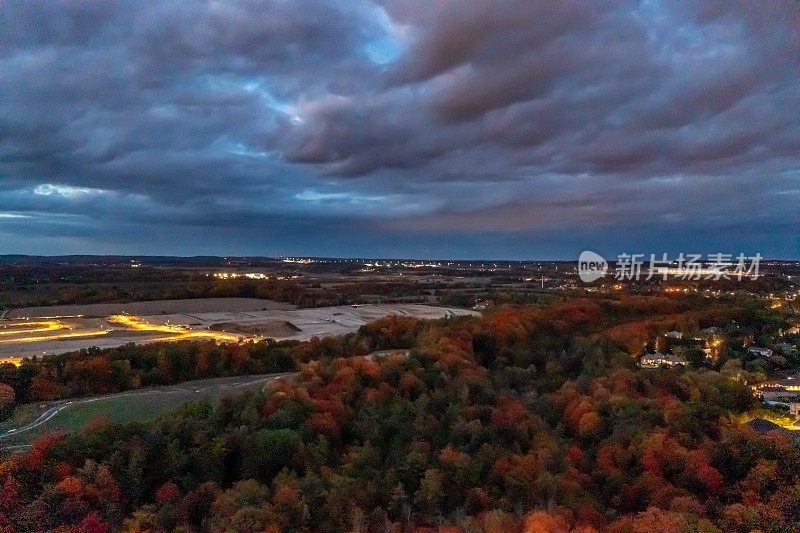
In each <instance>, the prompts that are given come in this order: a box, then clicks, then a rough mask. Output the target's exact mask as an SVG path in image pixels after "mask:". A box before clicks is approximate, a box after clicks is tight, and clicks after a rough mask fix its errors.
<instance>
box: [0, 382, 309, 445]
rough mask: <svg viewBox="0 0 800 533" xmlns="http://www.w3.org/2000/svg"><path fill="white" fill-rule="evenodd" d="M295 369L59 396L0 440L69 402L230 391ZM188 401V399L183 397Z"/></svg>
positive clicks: (36, 424)
mask: <svg viewBox="0 0 800 533" xmlns="http://www.w3.org/2000/svg"><path fill="white" fill-rule="evenodd" d="M295 374H296V372H282V373H278V374H260V375H256V376H238V377H235V378H219V379H211V380H208V379H204V380H198V381H187V382H184V383H179V384H177V385H169V386H164V387H153V388H147V389H136V390H133V391H128V392H120V393H117V394H107V395H105V396H95V397H92V398H82V399H72V400H62V401H59V402H55V403H53V404H51V405H49V406H48V407H47V409H45V410H44V411H43V412H42V413H41V414H40V415H39V416H38V417H36V419H35V420H33V421H32V422H30V423H29V424H27V425H25V426H22V427H19V428H14V429H9V430H8V431H5V432H3V433H0V441H2V440H3V439H5V438H8V437H16V436H19V435H21V434H23V433H26V432H28V431H30V430H32V429H36V428H37V427H39V426H41V425H42V424H44V423H46V422H47V421H48V420H50V419H51V418H53V417H54V416H56V415H57V414H58V413H60V412H61V411H63V410H64V409H66V408H68V407H70V406H72V405H80V404H85V403H90V402H96V401H100V400H107V399H109V398H120V397H125V396H135V395H137V394H147V393H154V392H155V393H160V394H186V393H187V392H190V393H196V394H201V393H204V392H209V391H215V390H216V391H232V390H234V389H237V388H241V387H247V386H251V385H255V384H257V383H261V382H264V381H271V380H275V379H280V378H284V377H287V376H293V375H295ZM187 401H189V400H187ZM26 447H28V445H26V444H23V445H18V446H8V447H4V449H6V450H8V449H23V448H26Z"/></svg>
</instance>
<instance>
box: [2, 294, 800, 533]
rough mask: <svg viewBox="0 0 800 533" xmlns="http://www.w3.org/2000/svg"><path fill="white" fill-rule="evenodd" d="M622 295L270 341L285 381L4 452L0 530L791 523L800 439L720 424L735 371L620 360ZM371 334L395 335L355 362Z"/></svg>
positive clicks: (697, 527)
mask: <svg viewBox="0 0 800 533" xmlns="http://www.w3.org/2000/svg"><path fill="white" fill-rule="evenodd" d="M640 303H641V302H639V303H638V304H637V305H639V304H640ZM621 305H622V304H619V303H608V302H605V303H604V302H586V301H578V302H564V303H559V304H553V305H551V306H548V307H543V308H519V309H501V310H497V311H496V312H493V313H491V314H490V315H489V316H487V317H486V318H483V319H474V318H460V319H455V320H443V321H437V322H423V321H419V320H415V319H411V318H407V317H392V318H387V319H383V320H379V321H377V322H374V323H371V324H369V325H367V326H365V327H363V328H362V329H361V330H360V331H359V333H358V334H353V335H349V336H346V337H343V338H340V339H326V340H323V341H320V340H316V339H315V340H313V341H312V342H308V343H296V344H292V345H279V344H277V343H276V344H273V345H271V346H273V349H275V350H277V349H278V347H279V346H280V347H281V349H284V350H286V351H287V357H288V360H291V361H306V362H305V363H303V364H302V365H301V369H300V373H299V375H298V377H297V378H296V380H285V381H282V382H278V383H275V384H273V385H271V386H270V387H269V388H268V389H266V390H263V391H258V392H251V393H247V394H243V395H239V396H235V397H228V398H226V399H223V400H222V401H220V402H218V403H216V404H214V405H211V404H207V403H199V404H191V405H189V406H187V407H185V408H183V409H182V410H180V411H178V412H176V413H174V414H172V415H170V416H168V417H165V418H163V419H161V420H159V421H157V422H155V423H152V424H134V425H127V426H118V425H112V424H107V423H103V422H102V421H97V422H96V423H94V424H92V426H91V427H89V428H87V429H86V430H85V431H84V432H82V433H80V434H77V435H73V436H70V437H64V436H50V437H46V438H43V439H41V440H39V441H38V442H37V443H35V444H34V446H33V447H32V448H31V449H30V450H29V451H28V452H26V453H25V454H19V455H16V456H13V457H11V458H10V459H9V460H7V461H5V462H4V464H3V468H2V469H0V485H1V486H2V490H1V491H0V527H6V528H7V529H9V530H12V529H13V530H19V531H33V530H54V531H111V530H119V529H121V530H124V531H243V532H244V531H376V532H378V531H380V532H383V531H397V532H400V531H409V530H416V531H420V532H422V531H426V532H430V531H451V532H456V531H458V532H465V533H466V532H473V531H475V532H477V531H492V532H515V531H519V532H523V531H524V532H531V533H533V532H565V531H573V532H584V533H587V532H596V531H611V532H617V533H637V532H644V531H648V532H649V531H681V532H682V531H703V532H722V531H724V532H729V531H741V532H747V531H752V530H760V531H764V532H767V531H770V532H776V533H777V532H793V531H800V520H799V518H800V516H799V515H798V513H800V490H798V487H800V447H798V446H797V445H796V444H794V443H792V442H791V441H789V440H787V439H785V438H783V437H779V436H759V435H756V434H754V433H753V432H752V431H750V430H749V429H747V428H746V427H745V426H740V425H739V424H738V423H737V422H736V420H737V419H738V418H740V415H741V414H743V413H745V412H746V411H747V410H748V409H749V408H750V407H751V406H752V405H753V402H754V400H753V397H752V395H751V392H750V389H749V387H748V386H747V385H746V384H745V383H744V382H743V381H741V380H739V379H733V378H731V377H727V376H725V375H723V374H721V373H718V372H715V371H712V370H708V369H699V370H639V369H636V367H635V365H634V364H633V360H632V359H631V357H630V354H629V353H628V351H627V349H626V346H625V343H624V342H620V340H619V339H617V337H616V335H617V334H618V333H619V332H617V333H615V334H614V335H609V333H608V332H609V329H610V328H611V327H612V326H613V324H615V323H616V326H620V325H621V324H619V323H618V322H616V321H617V320H618V319H617V318H614V319H613V320H609V318H608V316H609V310H608V306H615V307H616V309H617V311H618V313H617V315H616V316H617V317H619V316H633V314H632V313H631V312H630V310H629V309H622V308H621V307H620V306H621ZM714 312H716V311H714ZM765 313H766V314H765V315H764V316H765V318H769V312H768V311H765ZM743 314H747V312H746V311H745V310H741V311H740V312H738V313H737V312H733V315H735V316H738V317H740V318H741V317H742V316H743ZM726 316H727V315H726ZM639 318H641V316H640V317H639ZM685 318H686V320H695V319H698V320H700V323H699V324H698V326H699V325H701V324H702V321H703V320H705V319H706V317H705V316H700V317H685ZM665 320H666V319H665ZM670 320H671V319H670ZM767 322H768V321H767ZM669 325H670V323H669V322H668V320H667V322H666V323H663V324H662V321H661V320H658V321H657V328H661V327H668V326H669ZM764 325H765V327H769V326H768V324H766V323H765V324H764ZM623 340H624V339H623ZM390 348H405V350H402V351H398V352H396V353H393V354H391V355H388V356H385V357H383V358H378V359H375V360H373V359H372V358H369V357H365V356H364V354H365V353H369V352H370V351H372V350H375V349H390ZM223 349H227V348H223ZM240 349H241V350H243V351H246V350H248V349H252V347H251V348H240ZM348 356H349V357H348ZM232 359H236V358H235V357H232ZM252 359H253V361H258V360H260V358H259V357H253V358H252ZM198 361H199V359H198V358H196V357H195V358H193V359H191V358H190V359H189V362H188V363H186V364H183V363H178V362H177V361H173V362H174V363H175V366H174V367H173V370H172V371H173V372H176V374H174V375H175V376H180V375H182V374H181V373H180V372H193V370H189V368H190V367H191V366H192V365H194V364H197V363H198ZM171 364H172V363H171ZM165 367H166V366H165ZM149 368H150V369H151V370H152V369H153V368H156V369H158V365H157V364H156V365H155V367H153V366H150V367H149ZM184 368H185V369H186V370H182V369H184ZM165 375H168V374H165ZM169 375H173V374H169Z"/></svg>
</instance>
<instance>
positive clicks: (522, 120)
mask: <svg viewBox="0 0 800 533" xmlns="http://www.w3.org/2000/svg"><path fill="white" fill-rule="evenodd" d="M799 24H800V8H799V7H798V3H796V2H793V1H791V0H784V1H781V2H778V1H763V2H728V1H706V2H691V3H689V2H686V3H684V2H658V1H647V2H642V1H636V2H634V1H620V2H614V3H608V2H586V1H568V0H562V1H547V2H517V1H513V2H512V1H508V2H506V1H488V0H475V1H470V2H465V1H439V2H429V1H423V0H397V1H382V2H377V3H376V2H369V1H366V0H363V1H359V0H356V1H353V0H341V1H326V2H319V1H311V0H293V1H288V0H275V1H246V2H245V1H242V2H235V1H206V2H203V1H200V2H183V1H178V0H164V1H158V2H155V1H153V2H148V1H129V2H105V1H103V2H101V1H93V2H90V1H72V2H69V1H63V2H49V1H47V2H45V1H42V2H33V1H26V2H22V1H17V2H5V3H3V4H2V6H0V233H1V234H2V235H0V237H2V238H3V241H4V244H5V247H6V249H8V251H31V252H40V253H41V252H47V251H52V252H53V253H57V252H65V251H74V252H91V251H98V252H106V251H114V252H125V251H131V252H137V251H144V252H147V251H152V253H170V250H174V252H173V253H247V254H258V253H263V254H273V253H287V254H288V253H309V254H310V253H323V252H324V253H334V254H335V253H337V252H336V249H337V248H336V247H339V248H338V250H339V251H338V254H345V255H352V254H356V255H380V254H385V255H415V254H419V253H423V252H424V251H425V250H426V249H428V250H429V249H430V248H433V250H432V251H431V250H429V253H432V254H434V255H436V254H437V253H440V254H442V255H459V256H487V255H498V256H509V257H530V256H536V255H539V254H545V253H546V254H551V255H552V254H556V255H561V256H565V257H569V256H571V254H573V253H574V252H575V251H576V250H579V249H580V248H582V247H591V246H593V245H594V243H598V246H606V247H607V248H614V247H620V246H623V245H624V244H625V243H626V242H628V243H630V244H631V245H632V244H634V243H635V244H638V245H643V246H648V247H650V248H651V249H654V250H656V251H659V250H661V249H663V250H666V249H667V248H666V246H669V247H670V248H669V249H674V247H675V246H679V245H680V244H681V243H682V242H683V243H686V244H687V245H689V244H691V245H698V244H699V245H702V246H705V247H708V248H711V247H714V246H716V247H720V246H725V247H727V248H728V249H731V250H732V249H736V250H738V249H745V248H746V249H753V248H755V249H758V246H761V245H763V246H765V247H766V248H764V249H763V250H762V252H764V253H767V254H774V255H783V256H797V255H799V254H798V251H797V250H798V244H800V243H798V233H800V228H798V222H800V210H798V200H800V30H799V29H798V25H799ZM563 231H567V232H568V233H569V234H570V237H569V238H566V237H565V238H564V239H563V243H564V244H563V245H562V246H561V247H560V248H559V246H558V245H555V244H553V242H555V241H553V235H558V234H559V232H563ZM698 235H707V237H702V238H700V240H698V237H697V236H698ZM401 238H402V242H401ZM626 239H628V240H627V241H626ZM537 243H538V244H537ZM392 246H393V247H394V250H395V251H394V253H391V252H392ZM227 247H233V248H227ZM437 251H438V252H437ZM615 251H624V250H615ZM628 251H632V250H628ZM708 251H718V250H708ZM387 252H389V253H388V254H387Z"/></svg>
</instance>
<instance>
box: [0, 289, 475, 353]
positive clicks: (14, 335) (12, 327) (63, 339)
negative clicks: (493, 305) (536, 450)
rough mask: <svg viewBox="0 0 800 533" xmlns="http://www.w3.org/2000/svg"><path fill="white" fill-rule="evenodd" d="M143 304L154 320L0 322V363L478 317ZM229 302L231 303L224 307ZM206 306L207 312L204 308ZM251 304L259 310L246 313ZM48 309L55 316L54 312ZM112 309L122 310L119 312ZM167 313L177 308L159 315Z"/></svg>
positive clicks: (238, 301) (412, 308)
mask: <svg viewBox="0 0 800 533" xmlns="http://www.w3.org/2000/svg"><path fill="white" fill-rule="evenodd" d="M256 302H258V303H256ZM138 303H140V304H148V306H149V307H143V306H137V307H136V308H142V309H150V310H159V311H158V313H156V314H149V315H128V314H117V315H110V316H106V317H89V316H76V315H80V314H81V311H87V310H89V309H100V308H99V307H97V306H94V305H89V306H68V307H65V308H59V309H60V310H61V311H65V312H68V313H72V314H71V315H67V316H61V317H60V316H55V315H47V317H48V318H38V319H36V318H31V319H27V320H22V319H8V320H5V321H0V360H9V361H12V362H16V361H18V360H19V359H20V358H24V357H33V356H41V355H43V354H55V353H64V352H69V351H75V350H80V349H83V348H89V347H92V346H97V347H99V348H112V347H116V346H122V345H124V344H127V343H130V342H133V343H144V342H153V341H175V340H183V339H190V338H192V339H195V338H196V339H204V338H205V339H216V340H220V341H225V342H236V341H238V340H240V339H264V338H273V339H277V340H287V339H294V340H308V339H310V338H311V337H314V336H318V337H325V336H330V335H341V334H344V333H349V332H352V331H356V330H357V329H358V328H359V327H361V326H362V325H364V324H366V323H367V322H370V321H372V320H375V319H377V318H381V317H385V316H390V315H401V316H413V317H417V318H423V319H439V318H446V317H453V316H458V315H478V313H477V312H475V311H471V310H466V309H457V308H447V307H435V306H429V305H422V304H364V305H361V306H335V307H319V308H309V309H293V308H283V307H286V306H284V305H283V304H275V303H274V302H270V301H268V300H250V299H245V298H226V299H222V300H220V301H218V300H213V299H209V300H172V301H159V302H138ZM225 304H228V305H227V307H226V306H225ZM271 304H272V305H271ZM100 305H103V306H105V305H115V304H100ZM119 305H125V306H128V305H131V306H132V305H134V304H119ZM206 305H208V307H209V308H208V309H206V308H205V307H204V306H206ZM248 307H250V308H252V307H256V309H251V310H247V311H242V310H241V309H243V308H248ZM289 307H291V306H289ZM200 308H203V312H193V311H189V310H187V309H200ZM50 309H51V310H52V311H53V312H54V311H55V309H56V308H50ZM102 309H105V307H103V308H102ZM109 309H111V308H109ZM113 309H114V310H119V309H120V307H115V308H113ZM169 309H174V310H180V311H175V312H171V313H168V312H164V313H162V311H166V310H169Z"/></svg>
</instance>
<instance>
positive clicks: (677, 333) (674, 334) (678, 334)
mask: <svg viewBox="0 0 800 533" xmlns="http://www.w3.org/2000/svg"><path fill="white" fill-rule="evenodd" d="M665 337H669V338H670V339H680V338H681V337H683V333H682V332H680V331H670V332H669V333H667V334H666V335H665Z"/></svg>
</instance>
